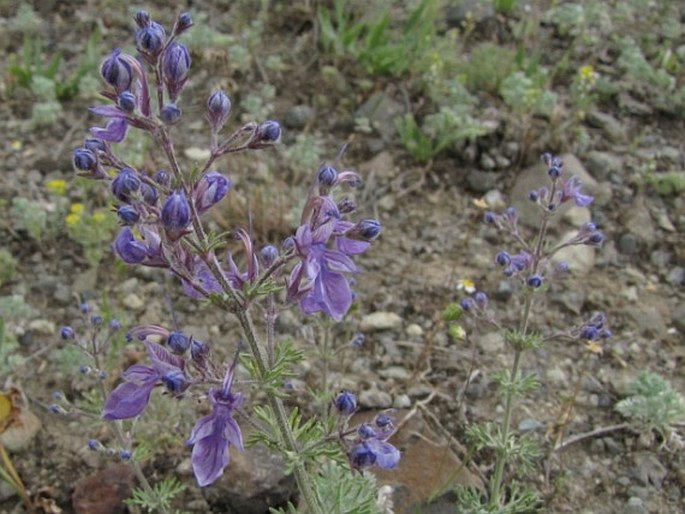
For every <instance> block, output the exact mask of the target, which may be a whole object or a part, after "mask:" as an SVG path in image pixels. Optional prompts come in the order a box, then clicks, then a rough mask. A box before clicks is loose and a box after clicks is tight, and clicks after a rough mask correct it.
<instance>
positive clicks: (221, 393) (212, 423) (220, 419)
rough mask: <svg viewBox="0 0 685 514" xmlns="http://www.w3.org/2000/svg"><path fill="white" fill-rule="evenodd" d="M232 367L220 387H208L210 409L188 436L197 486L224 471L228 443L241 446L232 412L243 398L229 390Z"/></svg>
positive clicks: (213, 478)
mask: <svg viewBox="0 0 685 514" xmlns="http://www.w3.org/2000/svg"><path fill="white" fill-rule="evenodd" d="M233 366H235V364H234V365H233ZM233 366H231V368H230V369H229V370H228V371H227V372H226V377H225V378H224V383H223V385H222V387H221V389H214V388H212V389H210V390H209V401H210V402H211V404H212V412H211V414H208V415H207V416H205V417H203V418H201V419H200V420H199V421H198V422H197V423H196V424H195V427H193V430H192V432H191V433H190V437H189V438H188V444H189V445H193V453H192V458H191V460H192V464H193V472H194V473H195V478H196V479H197V483H198V484H199V485H200V487H204V486H206V485H210V484H212V483H213V482H214V481H216V479H218V478H219V477H220V476H221V475H223V474H224V468H226V466H228V463H229V460H230V459H229V453H228V450H229V447H230V446H231V445H234V446H235V447H237V448H238V449H239V450H240V451H243V449H244V448H243V436H242V433H241V432H240V427H239V426H238V423H237V422H236V421H235V419H233V411H234V410H235V409H238V408H240V407H241V406H242V404H243V401H244V399H243V395H242V394H241V393H232V392H231V384H232V383H233Z"/></svg>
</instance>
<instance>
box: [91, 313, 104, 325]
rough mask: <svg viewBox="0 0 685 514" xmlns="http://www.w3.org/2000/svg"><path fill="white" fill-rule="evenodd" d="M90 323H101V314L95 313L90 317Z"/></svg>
mask: <svg viewBox="0 0 685 514" xmlns="http://www.w3.org/2000/svg"><path fill="white" fill-rule="evenodd" d="M90 324H91V325H93V326H94V327H99V326H100V325H102V316H100V315H99V314H95V315H93V316H91V317H90Z"/></svg>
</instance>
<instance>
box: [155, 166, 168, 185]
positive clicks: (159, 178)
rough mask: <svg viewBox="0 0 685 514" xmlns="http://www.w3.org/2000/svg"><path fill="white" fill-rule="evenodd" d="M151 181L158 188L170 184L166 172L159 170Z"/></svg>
mask: <svg viewBox="0 0 685 514" xmlns="http://www.w3.org/2000/svg"><path fill="white" fill-rule="evenodd" d="M153 180H154V181H155V182H157V184H159V185H160V186H165V187H166V186H168V185H169V184H170V183H171V175H170V174H169V172H168V171H167V170H159V171H158V172H157V173H155V176H154V177H153Z"/></svg>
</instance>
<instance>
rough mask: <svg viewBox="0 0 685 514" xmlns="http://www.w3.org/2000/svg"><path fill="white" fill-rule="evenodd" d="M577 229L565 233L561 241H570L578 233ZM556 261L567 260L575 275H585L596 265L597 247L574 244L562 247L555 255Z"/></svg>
mask: <svg viewBox="0 0 685 514" xmlns="http://www.w3.org/2000/svg"><path fill="white" fill-rule="evenodd" d="M577 233H578V232H577V231H575V230H574V231H572V232H568V233H566V234H564V235H563V236H562V237H561V241H568V240H569V239H571V238H573V237H574V236H576V235H577ZM554 261H555V262H561V261H565V262H566V263H567V264H568V267H569V270H570V271H571V273H573V274H574V275H585V274H587V273H588V272H589V271H590V270H591V269H592V268H593V267H594V265H595V249H594V248H593V247H592V246H588V245H573V246H567V247H566V248H562V249H561V250H559V251H558V252H557V253H556V254H555V255H554Z"/></svg>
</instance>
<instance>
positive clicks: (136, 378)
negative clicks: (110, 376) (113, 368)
mask: <svg viewBox="0 0 685 514" xmlns="http://www.w3.org/2000/svg"><path fill="white" fill-rule="evenodd" d="M121 376H122V377H124V378H125V379H126V381H128V382H139V383H140V382H147V381H149V380H152V381H154V380H157V378H159V374H158V373H157V372H156V371H155V370H154V369H152V368H150V367H148V366H143V365H142V364H134V365H133V366H131V367H129V368H128V369H127V370H126V371H124V372H123V373H122V374H121Z"/></svg>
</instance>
